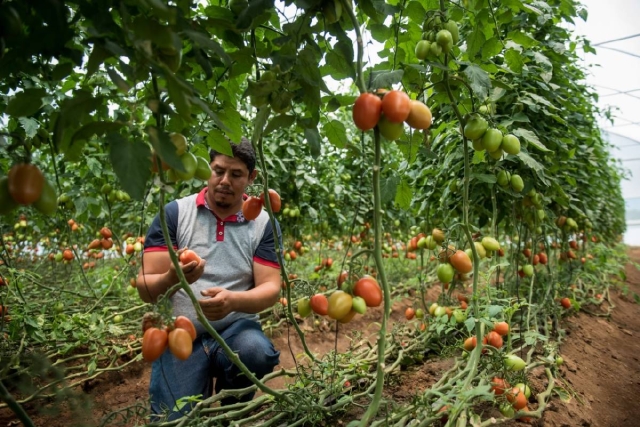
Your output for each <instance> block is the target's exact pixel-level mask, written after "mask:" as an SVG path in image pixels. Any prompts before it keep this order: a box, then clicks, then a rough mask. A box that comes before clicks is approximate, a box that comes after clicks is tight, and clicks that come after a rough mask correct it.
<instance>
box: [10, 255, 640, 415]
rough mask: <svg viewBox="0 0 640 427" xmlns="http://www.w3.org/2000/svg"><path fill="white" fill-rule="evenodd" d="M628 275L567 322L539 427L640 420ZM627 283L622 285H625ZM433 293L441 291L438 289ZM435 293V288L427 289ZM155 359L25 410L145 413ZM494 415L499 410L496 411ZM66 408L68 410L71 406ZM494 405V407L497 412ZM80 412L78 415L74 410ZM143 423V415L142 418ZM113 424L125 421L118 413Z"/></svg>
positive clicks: (406, 396)
mask: <svg viewBox="0 0 640 427" xmlns="http://www.w3.org/2000/svg"><path fill="white" fill-rule="evenodd" d="M629 256H630V258H631V261H633V262H635V263H639V262H640V248H631V249H630V250H629ZM626 274H627V277H626V281H625V282H624V284H622V286H620V287H618V288H616V287H614V286H612V287H611V294H610V301H611V303H612V304H613V305H614V308H613V310H612V311H611V316H610V317H609V318H607V317H606V316H596V315H594V314H598V313H599V314H605V313H606V312H607V310H608V309H609V306H608V304H606V303H604V304H603V305H602V306H600V307H586V308H587V309H589V310H590V311H591V312H592V313H593V314H587V313H585V312H580V313H578V314H577V315H575V316H572V317H569V318H568V319H567V320H566V322H565V325H564V326H565V328H566V332H567V337H566V339H565V341H564V343H563V345H562V346H561V349H560V353H561V355H562V357H563V358H564V360H565V363H564V365H563V366H562V367H561V369H560V372H561V375H562V377H561V379H560V381H561V383H560V384H559V385H560V386H562V387H563V388H564V389H565V390H567V391H568V393H569V394H570V395H571V396H572V397H571V400H570V401H569V402H568V403H565V402H563V401H561V400H559V399H558V398H557V397H554V398H553V399H552V401H551V402H550V403H549V405H548V407H547V409H546V411H545V412H544V415H543V418H542V419H541V420H535V421H534V422H533V424H534V425H536V426H549V427H572V426H580V427H587V426H589V427H618V426H629V427H632V426H640V406H639V405H637V404H636V402H635V398H636V397H637V396H638V395H640V360H639V359H640V342H639V341H636V340H635V339H634V337H635V335H636V334H640V306H638V304H637V303H635V302H634V298H633V297H632V296H633V295H634V294H638V295H640V271H638V270H637V269H636V268H635V267H634V266H633V265H632V264H629V265H628V266H627V268H626ZM620 288H622V291H621V290H620ZM432 292H434V293H437V290H433V291H432ZM429 297H430V298H431V299H433V297H434V295H429ZM401 307H402V304H401V303H398V304H396V305H395V306H394V310H393V313H392V321H391V323H393V322H394V321H400V320H401V319H402V320H404V316H403V309H402V308H401ZM360 317H361V318H360V320H358V321H356V322H352V323H350V324H349V328H348V329H347V328H343V329H341V330H340V332H339V339H338V351H344V350H345V349H346V348H348V346H349V343H350V342H351V341H352V338H353V336H354V335H353V331H359V332H360V333H361V334H362V336H361V337H362V338H370V339H371V340H372V342H375V339H376V337H375V335H376V330H377V324H375V323H374V322H375V321H374V319H376V318H378V316H377V314H376V313H375V312H374V311H370V312H368V313H367V315H365V316H360ZM301 327H302V328H303V330H304V331H305V336H306V340H307V345H308V346H309V348H310V349H311V351H312V352H314V353H316V354H319V355H321V354H325V353H326V352H328V351H331V350H333V348H334V345H335V333H334V331H333V330H331V328H332V326H331V324H329V323H323V324H320V325H312V324H311V323H310V320H307V321H305V322H303V323H302V324H301ZM272 339H273V341H274V344H275V345H276V347H277V348H279V349H280V351H281V356H280V361H281V365H280V366H279V367H283V368H293V367H294V357H296V358H299V356H300V355H301V354H303V350H302V345H301V343H300V342H299V339H298V337H297V334H296V333H295V331H294V330H293V329H292V328H290V330H287V328H286V327H279V328H277V329H275V330H274V332H273V335H272ZM450 366H451V361H450V360H447V359H444V360H430V361H428V362H427V363H424V364H423V365H420V366H414V367H411V368H409V370H408V371H405V372H404V373H403V375H401V376H399V378H397V379H396V380H394V381H391V382H390V383H389V384H387V385H386V386H385V394H386V397H387V398H390V399H393V400H395V401H397V402H409V401H411V398H412V397H413V396H415V395H416V393H419V392H420V391H423V390H424V389H426V388H427V387H429V386H430V385H431V384H433V383H434V382H435V381H437V379H439V378H440V376H441V374H442V372H443V371H445V370H446V369H447V368H449V367H450ZM149 372H150V370H149V366H148V365H146V364H142V363H140V364H137V365H134V366H131V367H128V368H126V369H124V370H122V371H119V372H113V373H110V374H108V375H103V376H101V377H99V378H98V379H97V380H94V381H92V382H90V383H88V384H86V385H85V386H84V387H83V389H82V393H83V395H85V396H87V397H88V398H89V400H90V401H91V402H92V406H91V410H88V411H84V412H83V414H84V415H83V416H82V418H76V419H75V422H74V421H71V420H70V418H71V416H70V414H69V413H68V412H67V414H68V415H67V416H64V415H58V416H50V415H49V416H43V415H41V414H40V413H39V411H40V410H42V405H40V406H39V407H35V406H32V405H28V406H27V407H26V408H25V409H26V410H27V412H28V413H29V414H30V415H31V416H32V419H33V421H34V423H35V425H37V426H48V427H62V426H65V427H67V426H70V425H80V426H90V425H99V424H100V421H101V420H102V419H103V417H104V416H105V415H107V414H109V413H111V412H112V411H114V410H118V409H122V408H126V407H131V412H132V413H133V412H137V411H139V412H138V413H140V414H141V416H142V415H143V414H144V410H145V408H146V398H147V387H148V381H149ZM537 374H538V375H536V373H535V372H534V376H535V378H532V381H531V386H532V389H533V390H534V392H537V391H542V390H543V389H544V388H545V387H546V378H545V377H544V375H543V373H542V372H537ZM269 386H271V387H273V388H282V387H283V386H284V380H283V379H282V378H277V379H275V380H273V381H271V382H269ZM489 411H490V412H489V413H490V414H492V415H495V416H496V417H499V413H498V412H497V411H493V412H491V411H492V410H489ZM65 412H66V411H65ZM494 412H495V413H494ZM76 417H77V415H76ZM137 422H138V424H142V423H143V418H142V417H140V418H138V419H137ZM18 425H20V423H19V422H18V421H17V420H16V417H15V415H14V414H13V413H11V412H9V411H8V410H6V409H4V410H1V411H0V427H3V426H18ZM107 425H111V426H115V425H121V424H119V423H117V421H115V420H114V422H113V423H109V424H107ZM503 425H508V426H519V425H522V426H525V425H527V424H524V423H520V422H517V421H511V422H508V423H506V424H503Z"/></svg>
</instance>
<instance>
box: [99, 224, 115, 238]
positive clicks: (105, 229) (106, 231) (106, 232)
mask: <svg viewBox="0 0 640 427" xmlns="http://www.w3.org/2000/svg"><path fill="white" fill-rule="evenodd" d="M100 235H101V236H102V237H103V238H105V239H110V238H111V237H112V236H113V233H112V232H111V230H109V228H108V227H102V228H101V229H100Z"/></svg>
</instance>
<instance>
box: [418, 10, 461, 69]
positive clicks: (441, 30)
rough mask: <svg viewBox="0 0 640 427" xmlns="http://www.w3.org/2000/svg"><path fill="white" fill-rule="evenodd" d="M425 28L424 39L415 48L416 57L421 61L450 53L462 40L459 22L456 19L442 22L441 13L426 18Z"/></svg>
mask: <svg viewBox="0 0 640 427" xmlns="http://www.w3.org/2000/svg"><path fill="white" fill-rule="evenodd" d="M423 30H424V32H423V33H422V40H420V41H419V42H418V43H417V44H416V49H415V54H416V58H418V59H419V60H421V61H424V60H427V59H430V58H434V59H435V58H438V57H439V56H440V55H442V54H443V53H444V54H447V53H449V52H450V51H451V49H452V48H453V46H454V45H456V44H457V43H458V42H459V41H460V32H459V29H458V24H456V23H455V22H454V21H446V22H442V19H441V17H440V16H439V15H434V16H431V17H430V18H428V19H427V20H425V22H424V26H423Z"/></svg>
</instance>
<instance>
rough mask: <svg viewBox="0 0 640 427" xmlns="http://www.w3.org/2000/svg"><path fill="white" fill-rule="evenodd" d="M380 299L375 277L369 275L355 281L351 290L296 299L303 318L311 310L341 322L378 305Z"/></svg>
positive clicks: (380, 295) (347, 320)
mask: <svg viewBox="0 0 640 427" xmlns="http://www.w3.org/2000/svg"><path fill="white" fill-rule="evenodd" d="M342 276H343V273H341V274H340V277H342ZM339 280H340V279H339ZM342 284H344V281H343V283H342ZM382 299H383V296H382V289H380V285H379V284H378V282H377V281H376V279H374V278H373V277H371V276H363V277H362V278H360V279H359V280H358V281H357V282H356V284H355V285H354V286H353V289H352V290H349V289H346V290H342V289H339V290H335V291H333V292H332V293H331V295H330V296H329V298H327V297H326V295H324V294H315V295H313V296H312V297H311V298H301V299H300V300H298V307H297V308H298V314H299V315H300V316H301V317H303V318H304V317H307V316H309V315H310V314H311V312H312V311H313V312H314V313H316V314H318V315H320V316H329V317H330V318H331V319H334V320H337V321H339V322H341V323H347V322H350V321H351V320H352V319H353V318H354V317H355V315H356V314H364V313H365V312H366V311H367V307H378V306H380V304H382Z"/></svg>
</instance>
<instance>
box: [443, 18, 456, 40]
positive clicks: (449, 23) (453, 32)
mask: <svg viewBox="0 0 640 427" xmlns="http://www.w3.org/2000/svg"><path fill="white" fill-rule="evenodd" d="M444 28H445V30H447V31H449V33H451V40H452V41H453V44H457V43H458V41H459V40H460V31H459V30H458V24H456V23H455V22H453V21H447V22H445V23H444Z"/></svg>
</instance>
